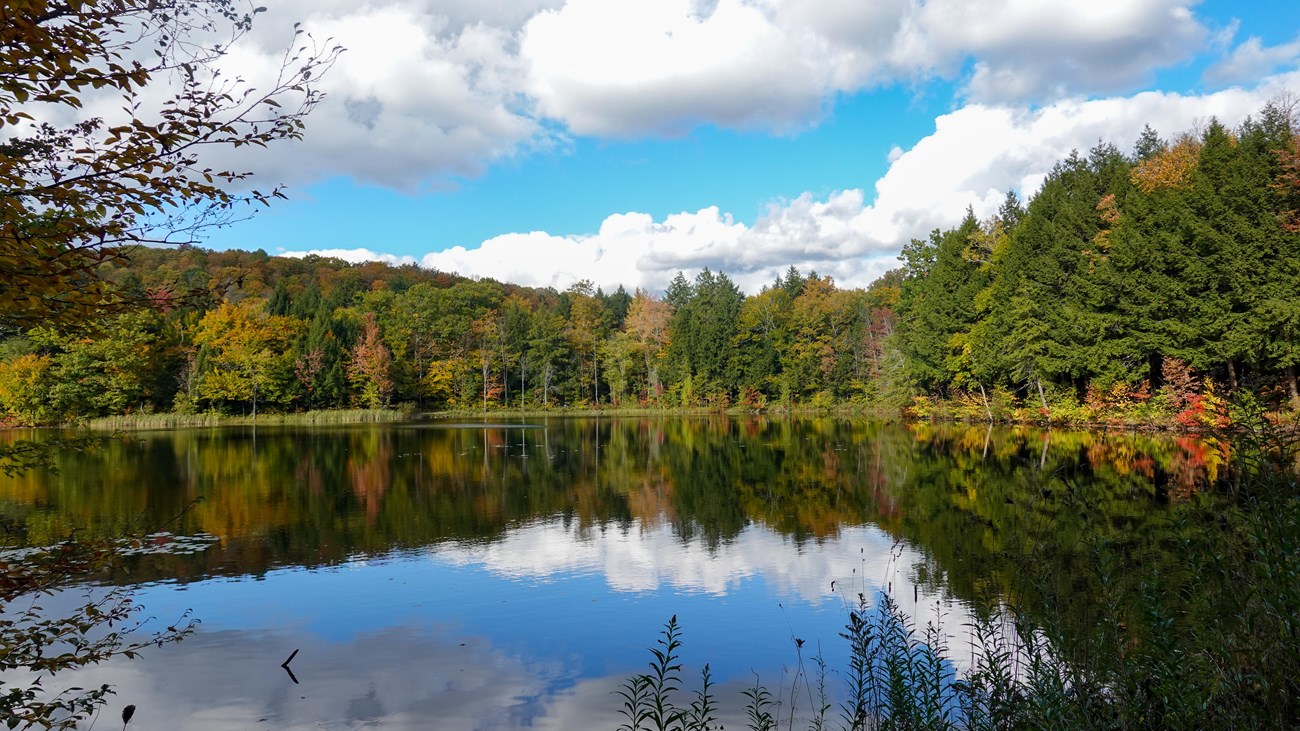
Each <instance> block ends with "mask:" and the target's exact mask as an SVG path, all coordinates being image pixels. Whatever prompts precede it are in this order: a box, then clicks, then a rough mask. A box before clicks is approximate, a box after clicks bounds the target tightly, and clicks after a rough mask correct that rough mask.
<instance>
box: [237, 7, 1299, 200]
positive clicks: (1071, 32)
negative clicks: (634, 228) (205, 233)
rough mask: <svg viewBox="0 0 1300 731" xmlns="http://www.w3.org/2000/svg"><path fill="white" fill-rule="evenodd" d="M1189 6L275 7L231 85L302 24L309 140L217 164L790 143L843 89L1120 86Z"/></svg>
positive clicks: (294, 176)
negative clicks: (753, 139) (597, 143)
mask: <svg viewBox="0 0 1300 731" xmlns="http://www.w3.org/2000/svg"><path fill="white" fill-rule="evenodd" d="M1194 4H1195V2H1194V0H1130V1H1129V2H1124V3H1079V2H1074V1H1073V0H1052V1H1050V2H1048V1H1045V0H882V1H880V2H862V1H861V0H509V1H506V2H493V3H481V2H470V1H469V0H376V1H375V2H371V3H366V4H357V3H353V2H347V1H346V0H321V2H307V1H306V0H285V1H284V2H281V3H277V4H275V6H274V7H272V8H271V9H270V11H269V12H267V13H265V14H263V15H262V16H259V19H260V22H259V24H258V25H257V26H256V30H255V33H254V34H253V36H251V37H250V38H249V39H247V41H246V42H245V43H243V44H241V46H240V47H239V48H238V49H237V51H236V53H234V54H232V56H231V58H230V59H229V62H230V72H231V73H232V74H239V75H242V76H244V77H245V78H248V79H250V80H252V81H253V82H255V83H265V80H266V79H267V78H268V77H269V75H271V74H273V73H274V71H275V70H276V69H277V68H278V65H279V61H280V55H279V54H280V52H281V51H282V49H283V47H284V44H285V43H286V41H287V39H288V36H287V35H286V34H287V33H288V32H289V28H290V25H291V24H292V23H293V22H294V21H301V22H302V25H303V27H304V28H306V29H308V30H310V31H311V33H312V34H313V35H314V36H315V37H316V38H318V39H324V38H332V39H334V40H335V41H337V42H338V43H340V44H342V45H343V46H345V47H346V48H347V52H346V53H345V54H344V56H343V57H342V58H341V59H340V60H339V62H338V64H337V66H336V67H335V68H334V69H333V70H331V71H330V73H328V74H327V75H326V76H325V78H324V79H323V81H322V82H321V83H322V88H323V89H324V90H325V91H326V92H327V93H328V98H327V99H326V101H325V102H324V104H323V105H322V106H321V107H320V108H319V109H318V110H317V112H316V113H315V114H313V116H312V118H311V119H310V121H309V130H308V135H307V138H306V139H305V140H304V141H302V142H301V143H295V144H288V145H278V146H274V147H272V148H271V149H269V150H257V151H256V156H253V155H249V156H247V157H236V158H234V159H233V160H230V159H227V160H221V161H219V162H230V163H231V164H234V165H237V166H241V167H245V168H247V167H252V168H254V169H256V170H257V171H258V172H259V173H261V174H263V176H264V177H266V178H270V179H273V180H277V181H287V182H291V183H300V182H305V181H309V180H316V179H320V178H322V177H325V176H329V175H348V176H352V177H355V178H359V179H362V180H364V181H367V182H373V183H377V184H380V185H385V186H389V187H394V188H403V189H412V188H418V187H429V186H442V185H449V184H454V182H455V180H456V179H458V178H462V177H472V176H476V175H479V174H481V173H482V172H483V171H484V170H485V169H486V168H487V166H489V165H491V164H493V163H494V162H497V161H500V160H502V159H504V158H508V157H510V156H512V155H514V154H516V153H517V152H519V151H520V150H527V149H531V148H534V147H538V146H542V147H545V146H550V145H554V144H563V139H564V136H565V135H566V134H568V133H570V132H572V133H577V134H588V135H597V136H613V137H631V136H639V135H647V134H649V135H673V134H680V133H684V132H686V131H689V130H690V129H692V128H694V127H696V126H698V125H700V124H715V125H719V126H722V127H728V128H737V129H759V130H763V131H777V132H793V131H797V130H799V129H802V128H805V127H807V126H809V125H811V124H815V123H816V122H817V121H818V119H819V118H820V117H821V116H822V115H823V113H824V112H825V111H826V109H827V108H828V106H829V105H830V104H831V103H832V101H833V99H834V98H835V96H836V95H837V94H844V93H854V92H857V91H859V90H863V89H867V88H871V87H875V86H880V85H887V84H891V83H896V82H903V83H922V82H925V81H928V80H931V79H934V78H942V79H947V80H950V81H958V82H960V85H961V88H962V89H963V91H962V94H963V96H964V98H965V99H967V100H968V101H971V102H984V103H1002V102H1008V101H1012V100H1015V101H1030V102H1042V101H1050V100H1052V99H1055V98H1060V97H1062V96H1064V95H1080V94H1082V95H1087V94H1095V93H1107V92H1115V91H1125V90H1128V89H1132V88H1136V87H1137V86H1138V85H1141V84H1142V83H1144V82H1145V81H1147V80H1148V78H1149V77H1150V75H1151V74H1152V72H1153V71H1154V70H1155V69H1157V68H1161V67H1167V66H1170V65H1172V64H1176V63H1180V62H1182V61H1185V60H1186V59H1188V58H1189V57H1190V56H1191V55H1192V54H1193V53H1195V52H1196V51H1197V50H1198V49H1200V48H1202V47H1203V46H1204V45H1205V43H1206V38H1207V35H1208V33H1207V30H1206V28H1205V27H1204V25H1203V24H1202V23H1201V22H1200V21H1199V20H1198V19H1197V18H1196V17H1195V15H1194V14H1193V12H1192V10H1191V8H1192V6H1193V5H1194ZM1250 50H1251V49H1250V48H1249V47H1247V46H1243V48H1242V49H1239V51H1240V55H1241V56H1242V58H1241V59H1240V60H1239V62H1238V63H1237V66H1244V65H1249V64H1247V61H1248V60H1249V59H1247V58H1246V57H1247V56H1249V55H1250V54H1249V52H1250ZM1272 50H1273V49H1261V52H1264V51H1268V52H1272ZM1256 55H1258V54H1256ZM1265 55H1267V54H1265Z"/></svg>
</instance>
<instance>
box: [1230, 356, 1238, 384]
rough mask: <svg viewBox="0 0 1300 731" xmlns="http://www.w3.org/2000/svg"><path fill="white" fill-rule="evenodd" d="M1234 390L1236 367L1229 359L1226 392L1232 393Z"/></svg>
mask: <svg viewBox="0 0 1300 731" xmlns="http://www.w3.org/2000/svg"><path fill="white" fill-rule="evenodd" d="M1236 390H1237V366H1236V364H1234V363H1233V362H1232V359H1231V358H1229V359H1228V391H1229V392H1233V391H1236Z"/></svg>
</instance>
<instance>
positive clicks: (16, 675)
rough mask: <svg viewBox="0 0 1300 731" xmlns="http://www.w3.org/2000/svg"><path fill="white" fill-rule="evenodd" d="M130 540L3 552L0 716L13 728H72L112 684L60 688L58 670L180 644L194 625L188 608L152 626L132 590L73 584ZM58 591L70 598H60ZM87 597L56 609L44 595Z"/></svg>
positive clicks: (108, 560)
mask: <svg viewBox="0 0 1300 731" xmlns="http://www.w3.org/2000/svg"><path fill="white" fill-rule="evenodd" d="M127 545H129V542H123V541H112V542H109V541H79V540H75V539H72V538H70V539H68V540H67V541H65V542H63V543H60V544H58V545H55V546H50V547H48V548H44V549H40V550H37V551H12V550H11V551H7V552H5V553H4V554H3V555H0V607H3V608H4V609H5V612H4V613H3V614H2V615H0V677H3V678H5V680H0V718H2V719H4V722H5V724H6V726H7V727H8V728H11V729H12V728H24V729H27V728H37V727H39V728H44V729H72V728H76V727H77V725H78V724H79V723H80V722H81V721H84V720H86V719H88V718H90V717H91V716H92V715H94V714H95V713H96V712H97V711H98V710H99V708H100V707H101V706H102V705H104V703H106V702H107V699H108V696H109V695H111V694H112V692H113V689H112V688H111V687H110V686H108V685H100V686H98V687H93V688H80V687H75V686H74V687H69V688H65V689H58V686H57V683H56V682H55V681H54V679H55V676H57V675H59V674H60V673H66V672H69V671H72V670H76V669H77V668H82V667H86V666H88V665H94V664H96V663H100V662H103V661H105V660H108V659H110V658H113V657H126V658H134V657H135V656H136V655H137V654H139V652H140V651H141V650H143V649H145V648H147V647H149V646H161V645H164V644H168V643H171V642H178V641H180V640H181V639H183V638H184V637H186V636H187V635H189V634H190V633H191V632H193V631H194V628H195V625H196V623H197V620H194V619H191V618H190V617H189V615H188V613H186V614H185V615H183V616H181V617H180V618H179V620H178V621H177V622H175V623H173V624H171V625H168V626H166V627H164V628H162V629H158V630H155V631H149V622H150V618H141V617H140V607H139V605H137V604H135V603H134V602H133V601H132V599H131V595H130V590H129V589H126V588H121V587H118V588H108V589H104V588H92V587H86V588H72V587H70V586H69V585H70V584H72V583H73V582H78V581H82V580H84V579H86V578H87V577H90V576H92V575H94V574H96V573H97V572H99V571H101V570H103V569H104V568H105V567H106V566H107V565H108V564H109V563H111V562H112V561H113V560H114V559H115V558H117V557H118V556H119V555H121V553H122V549H123V547H124V546H127ZM56 594H63V595H64V596H62V597H59V598H56ZM72 594H75V595H77V596H79V597H80V599H79V601H78V603H77V604H76V606H75V607H74V608H73V609H71V610H67V611H63V612H58V613H53V614H51V613H50V612H48V611H46V609H45V608H44V607H43V606H42V605H41V603H40V602H42V601H44V600H54V601H58V600H59V599H66V597H67V596H69V595H72Z"/></svg>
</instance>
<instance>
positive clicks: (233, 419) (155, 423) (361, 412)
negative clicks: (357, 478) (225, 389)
mask: <svg viewBox="0 0 1300 731" xmlns="http://www.w3.org/2000/svg"><path fill="white" fill-rule="evenodd" d="M407 418H410V416H409V414H406V413H404V412H402V411H397V410H395V409H327V410H320V411H306V412H301V413H291V414H258V415H257V417H256V418H254V417H252V416H231V415H226V414H213V413H207V414H133V415H128V416H106V417H103V418H99V419H91V420H90V421H88V422H87V423H86V426H88V427H89V428H91V429H95V430H98V431H134V430H149V429H177V428H184V427H203V426H251V425H254V424H255V425H257V426H318V425H327V424H374V423H384V422H394V421H402V420H404V419H407Z"/></svg>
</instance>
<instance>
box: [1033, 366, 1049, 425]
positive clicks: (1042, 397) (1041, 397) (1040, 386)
mask: <svg viewBox="0 0 1300 731" xmlns="http://www.w3.org/2000/svg"><path fill="white" fill-rule="evenodd" d="M1034 383H1036V384H1038V400H1039V402H1040V403H1042V404H1043V416H1047V412H1048V408H1047V394H1045V393H1043V379H1041V378H1038V377H1037V376H1035V377H1034Z"/></svg>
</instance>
